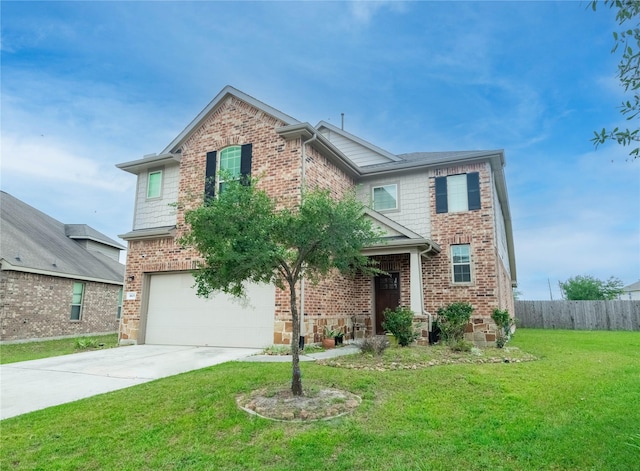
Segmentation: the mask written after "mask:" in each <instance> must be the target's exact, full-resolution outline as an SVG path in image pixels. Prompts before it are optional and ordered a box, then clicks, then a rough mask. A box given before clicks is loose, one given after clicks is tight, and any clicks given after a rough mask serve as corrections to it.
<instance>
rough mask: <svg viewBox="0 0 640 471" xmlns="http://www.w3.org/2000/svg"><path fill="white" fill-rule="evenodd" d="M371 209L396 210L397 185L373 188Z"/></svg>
mask: <svg viewBox="0 0 640 471" xmlns="http://www.w3.org/2000/svg"><path fill="white" fill-rule="evenodd" d="M371 191H372V199H373V209H375V210H376V211H384V210H389V209H398V185H397V184H395V183H394V184H392V185H382V186H374V187H373V188H372V189H371Z"/></svg>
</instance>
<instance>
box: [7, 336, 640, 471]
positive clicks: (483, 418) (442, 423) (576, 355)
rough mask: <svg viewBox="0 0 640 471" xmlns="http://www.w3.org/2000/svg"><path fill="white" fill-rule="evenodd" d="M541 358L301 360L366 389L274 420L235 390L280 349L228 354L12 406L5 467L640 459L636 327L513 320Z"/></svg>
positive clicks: (315, 371) (620, 464)
mask: <svg viewBox="0 0 640 471" xmlns="http://www.w3.org/2000/svg"><path fill="white" fill-rule="evenodd" d="M510 344H511V345H514V346H517V347H519V348H520V349H521V350H523V351H525V352H529V353H531V354H533V355H535V356H537V357H538V358H539V360H537V361H529V362H522V363H494V364H458V365H443V366H434V367H429V368H422V369H417V370H413V371H407V370H401V371H392V370H386V371H369V370H353V369H347V368H336V367H331V366H326V365H320V364H309V363H306V364H303V365H302V372H303V382H304V381H305V380H307V381H310V382H311V381H313V382H316V383H318V382H319V383H321V384H325V385H327V386H332V387H338V388H342V389H346V390H349V391H351V392H353V393H355V394H358V395H360V396H361V397H362V398H363V402H362V404H361V405H360V407H359V408H358V409H357V410H356V411H355V413H354V414H353V415H351V416H347V417H344V418H340V419H336V420H332V421H326V422H312V423H302V424H298V423H296V424H293V423H281V422H272V421H268V420H264V419H260V418H256V417H253V416H249V415H247V414H246V413H244V412H242V411H240V410H239V409H238V408H237V407H236V405H235V397H236V395H238V394H239V393H243V392H248V391H251V390H253V389H256V388H259V387H263V386H265V385H275V384H286V383H287V382H288V381H289V378H290V371H291V365H290V364H288V363H227V364H223V365H218V366H215V367H211V368H206V369H203V370H199V371H194V372H191V373H186V374H182V375H178V376H174V377H171V378H166V379H162V380H159V381H154V382H151V383H146V384H143V385H140V386H136V387H133V388H129V389H125V390H120V391H116V392H113V393H109V394H104V395H101V396H97V397H93V398H89V399H85V400H81V401H78V402H75V403H72V404H65V405H61V406H57V407H53V408H50V409H46V410H43V411H37V412H33V413H30V414H27V415H23V416H19V417H14V418H11V419H6V420H4V421H2V422H1V423H0V427H1V434H0V436H1V442H0V444H1V446H0V450H1V451H0V469H3V470H11V469H56V470H93V469H106V470H111V469H118V470H210V469H216V470H256V469H260V470H291V469H296V470H317V469H331V470H576V471H577V470H580V471H582V470H620V471H628V470H631V469H638V463H640V450H639V449H638V448H636V447H634V446H631V445H629V443H635V442H634V440H635V439H634V437H635V436H637V434H638V433H640V408H639V407H638V400H639V399H640V333H638V332H583V331H557V330H548V331H543V330H524V329H520V330H519V331H518V333H517V335H516V337H515V338H514V340H513V341H512V343H510Z"/></svg>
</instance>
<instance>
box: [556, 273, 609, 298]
mask: <svg viewBox="0 0 640 471" xmlns="http://www.w3.org/2000/svg"><path fill="white" fill-rule="evenodd" d="M559 284H560V289H561V290H562V295H563V297H564V298H565V299H568V300H570V301H594V300H595V301H597V300H603V299H616V298H617V297H618V295H620V294H622V281H620V280H619V279H618V278H614V277H613V276H612V277H611V278H609V279H608V280H607V281H603V280H599V279H597V278H594V277H593V276H589V275H587V276H581V275H578V276H574V277H573V278H569V279H568V280H567V281H564V282H563V281H561V282H560V283H559Z"/></svg>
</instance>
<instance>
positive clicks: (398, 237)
mask: <svg viewBox="0 0 640 471" xmlns="http://www.w3.org/2000/svg"><path fill="white" fill-rule="evenodd" d="M364 213H365V214H366V215H367V216H368V217H369V218H371V219H372V220H373V222H374V224H375V225H377V226H378V227H380V228H381V229H382V230H383V231H384V232H386V234H387V236H386V237H384V236H383V238H382V244H378V245H376V246H373V247H367V248H366V249H365V250H364V253H367V254H372V253H373V252H376V251H380V250H381V249H382V252H381V253H390V252H392V251H394V250H395V251H396V252H397V253H402V252H404V251H406V250H408V249H409V248H411V247H419V248H420V249H421V251H425V252H429V253H440V251H441V248H440V246H439V245H438V244H436V243H435V242H434V241H432V240H431V239H426V238H424V237H422V236H420V235H419V234H416V233H415V232H413V231H412V230H411V229H408V228H406V227H404V226H403V225H402V224H399V223H397V222H396V221H394V220H392V219H389V218H388V217H386V216H385V215H383V214H380V213H379V212H377V211H374V210H373V209H369V208H366V209H365V210H364Z"/></svg>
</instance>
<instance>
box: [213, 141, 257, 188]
mask: <svg viewBox="0 0 640 471" xmlns="http://www.w3.org/2000/svg"><path fill="white" fill-rule="evenodd" d="M252 154H253V145H252V144H243V145H241V146H230V147H227V148H225V149H222V150H221V151H220V152H218V151H215V150H212V151H210V152H207V163H206V171H205V187H204V196H205V200H206V199H208V198H214V197H215V196H216V195H217V194H218V193H219V192H221V191H224V187H225V185H228V183H229V182H231V181H238V180H239V181H240V183H241V184H243V185H249V184H250V181H251V160H252Z"/></svg>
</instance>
